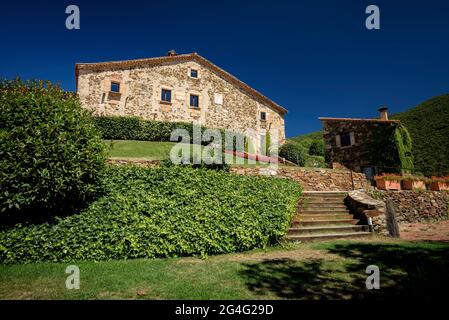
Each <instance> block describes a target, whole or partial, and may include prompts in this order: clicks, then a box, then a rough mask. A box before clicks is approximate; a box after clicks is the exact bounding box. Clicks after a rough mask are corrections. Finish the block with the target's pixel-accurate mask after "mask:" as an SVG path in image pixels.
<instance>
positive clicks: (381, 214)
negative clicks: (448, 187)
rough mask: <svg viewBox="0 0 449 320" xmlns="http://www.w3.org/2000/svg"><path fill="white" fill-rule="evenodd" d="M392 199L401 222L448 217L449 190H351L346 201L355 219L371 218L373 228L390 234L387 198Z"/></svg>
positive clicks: (435, 219)
mask: <svg viewBox="0 0 449 320" xmlns="http://www.w3.org/2000/svg"><path fill="white" fill-rule="evenodd" d="M387 199H391V200H392V201H393V204H394V208H395V211H396V221H397V222H398V223H399V224H401V223H416V222H435V221H440V220H447V219H448V218H449V192H441V191H423V192H419V191H408V190H401V191H371V192H369V193H365V192H361V191H351V192H349V193H348V197H347V198H346V204H347V205H348V208H349V209H350V210H351V214H353V215H354V217H355V218H356V219H360V220H362V221H363V222H364V223H366V222H367V220H368V218H371V219H372V224H373V227H374V230H375V231H377V232H379V233H381V234H384V235H388V234H389V232H388V230H387V221H386V220H387V218H386V206H385V201H386V200H387Z"/></svg>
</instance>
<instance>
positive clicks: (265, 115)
mask: <svg viewBox="0 0 449 320" xmlns="http://www.w3.org/2000/svg"><path fill="white" fill-rule="evenodd" d="M260 120H262V121H266V120H267V113H266V112H263V111H262V112H261V113H260Z"/></svg>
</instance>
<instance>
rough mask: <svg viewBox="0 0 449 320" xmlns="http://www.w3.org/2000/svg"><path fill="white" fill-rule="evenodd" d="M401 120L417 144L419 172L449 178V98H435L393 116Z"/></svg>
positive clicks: (415, 148)
mask: <svg viewBox="0 0 449 320" xmlns="http://www.w3.org/2000/svg"><path fill="white" fill-rule="evenodd" d="M392 118H394V119H398V120H401V122H402V123H403V124H404V125H405V127H407V129H408V131H409V132H410V136H411V139H412V141H413V150H412V152H413V158H414V165H415V170H416V171H417V172H421V173H423V174H424V175H426V176H433V175H436V176H445V175H448V174H449V157H448V155H449V94H446V95H442V96H438V97H434V98H432V99H430V100H427V101H425V102H423V103H422V104H420V105H418V106H417V107H415V108H412V109H410V110H408V111H406V112H401V113H398V114H395V115H393V116H392Z"/></svg>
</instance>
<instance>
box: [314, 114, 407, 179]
mask: <svg viewBox="0 0 449 320" xmlns="http://www.w3.org/2000/svg"><path fill="white" fill-rule="evenodd" d="M387 110H388V109H387V108H386V107H383V108H380V109H379V112H380V118H379V119H355V118H323V117H322V118H319V119H320V120H321V122H322V125H323V138H324V143H325V148H326V158H327V160H328V162H329V166H330V167H331V168H347V169H351V170H354V171H356V172H363V173H365V175H366V176H367V177H368V178H372V177H373V176H374V175H375V174H377V173H378V169H379V167H380V164H379V163H374V161H373V158H374V157H373V153H374V152H376V151H375V150H373V147H372V146H373V143H374V142H375V141H376V140H378V139H379V138H380V137H378V135H379V134H380V133H381V132H389V131H390V129H391V130H394V128H396V126H398V125H399V124H400V121H399V120H389V119H388V113H387ZM381 147H382V146H381ZM379 150H380V149H378V150H377V151H379Z"/></svg>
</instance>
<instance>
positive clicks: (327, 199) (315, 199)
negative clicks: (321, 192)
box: [301, 197, 346, 203]
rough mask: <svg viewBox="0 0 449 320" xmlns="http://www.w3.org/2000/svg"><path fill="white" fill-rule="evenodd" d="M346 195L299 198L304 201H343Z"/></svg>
mask: <svg viewBox="0 0 449 320" xmlns="http://www.w3.org/2000/svg"><path fill="white" fill-rule="evenodd" d="M345 199H346V197H338V198H337V197H333V198H329V197H317V198H301V200H302V202H304V203H314V202H329V203H343V202H344V201H345Z"/></svg>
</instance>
